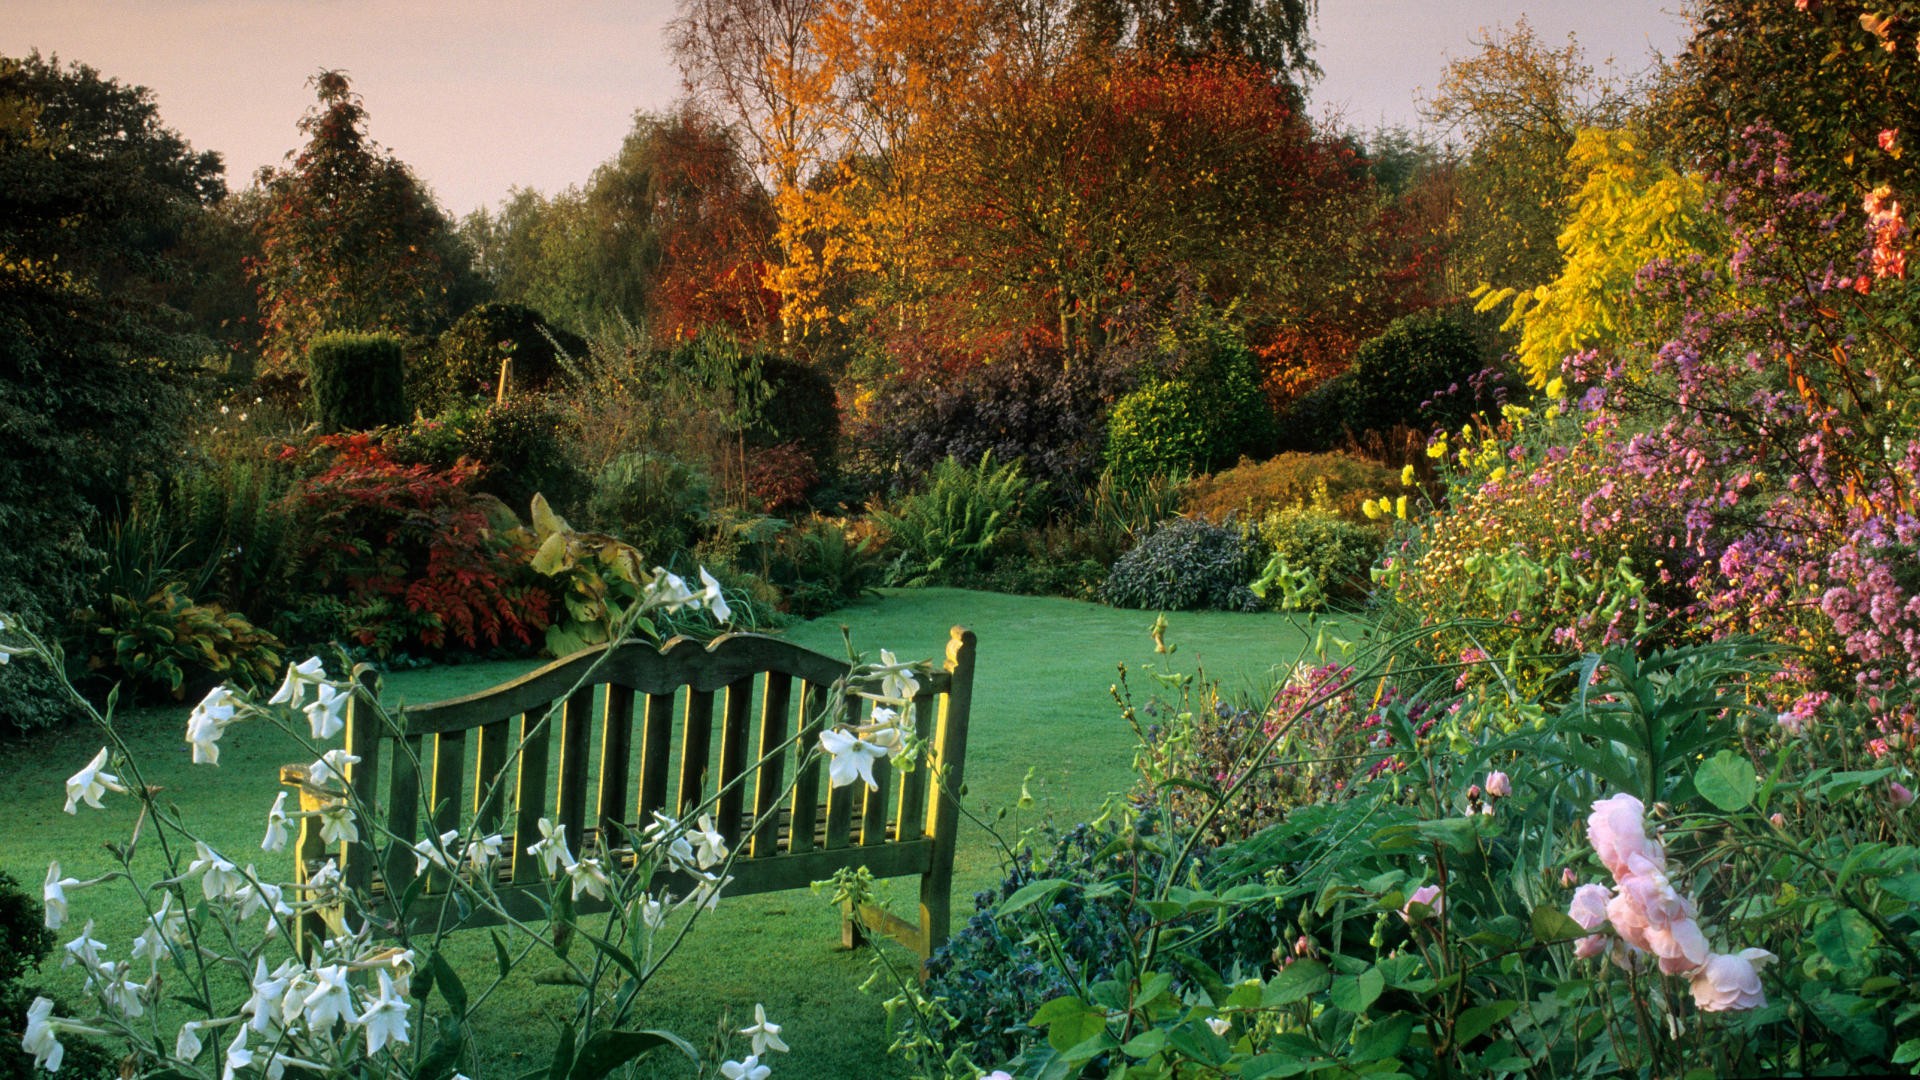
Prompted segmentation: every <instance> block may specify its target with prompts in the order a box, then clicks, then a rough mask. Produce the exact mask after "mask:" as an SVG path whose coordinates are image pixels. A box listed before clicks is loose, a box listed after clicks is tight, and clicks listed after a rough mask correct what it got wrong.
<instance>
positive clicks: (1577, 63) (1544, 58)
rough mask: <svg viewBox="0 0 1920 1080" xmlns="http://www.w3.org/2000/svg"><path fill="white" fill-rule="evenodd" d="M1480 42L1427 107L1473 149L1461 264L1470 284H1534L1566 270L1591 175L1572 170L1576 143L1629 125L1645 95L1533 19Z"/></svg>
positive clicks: (1463, 176) (1461, 189)
mask: <svg viewBox="0 0 1920 1080" xmlns="http://www.w3.org/2000/svg"><path fill="white" fill-rule="evenodd" d="M1476 44H1477V45H1478V46H1479V51H1478V52H1476V53H1474V54H1472V55H1469V56H1466V57H1463V58H1461V59H1458V60H1454V61H1452V62H1450V63H1449V64H1448V65H1447V67H1446V70H1445V72H1444V74H1443V75H1442V76H1441V79H1440V86H1439V88H1438V90H1436V91H1435V93H1434V96H1433V97H1432V98H1431V99H1430V100H1428V101H1427V102H1426V106H1425V113H1426V117H1427V119H1428V120H1429V121H1430V122H1432V123H1434V124H1436V125H1438V126H1439V127H1441V128H1442V129H1443V130H1446V131H1449V132H1451V133H1453V134H1455V135H1457V136H1459V137H1460V138H1461V139H1462V140H1463V141H1464V144H1465V156H1464V160H1463V161H1462V163H1461V166H1460V169H1459V174H1458V176H1457V178H1456V180H1457V184H1458V189H1457V191H1458V195H1459V198H1460V204H1459V211H1460V219H1461V220H1460V226H1459V234H1458V236H1457V238H1456V243H1455V248H1454V253H1453V258H1454V261H1455V266H1456V269H1457V272H1458V274H1459V276H1460V280H1461V281H1462V283H1463V284H1464V285H1465V287H1467V288H1473V287H1475V286H1477V285H1479V284H1482V283H1489V284H1492V285H1495V286H1499V287H1515V288H1530V287H1532V286H1534V285H1537V284H1540V283H1541V282H1544V281H1548V280H1551V279H1552V278H1553V277H1554V276H1555V275H1556V274H1557V273H1558V272H1559V269H1560V252H1559V248H1558V246H1557V243H1556V241H1557V238H1558V236H1559V234H1560V230H1561V228H1562V227H1563V226H1564V225H1565V223H1566V217H1567V213H1568V209H1569V200H1570V199H1571V197H1572V195H1573V193H1574V191H1575V190H1576V189H1577V188H1578V186H1579V184H1580V182H1581V179H1582V178H1581V177H1578V176H1575V175H1573V174H1572V173H1571V172H1570V171H1569V170H1568V168H1567V152H1568V151H1569V150H1571V149H1572V148H1573V143H1574V139H1575V137H1576V136H1577V135H1579V133H1580V131H1581V130H1582V129H1583V128H1609V129H1611V128H1618V127H1621V126H1622V125H1624V124H1625V123H1626V122H1627V119H1628V117H1629V116H1630V114H1631V113H1632V111H1633V109H1634V107H1635V104H1636V102H1637V101H1639V100H1640V96H1641V91H1640V88H1639V87H1638V86H1636V85H1635V84H1634V83H1633V82H1632V81H1631V80H1628V79H1626V78H1624V77H1621V76H1619V75H1617V74H1616V73H1614V72H1613V71H1612V70H1611V69H1610V68H1609V69H1606V70H1599V71H1597V70H1596V69H1595V68H1594V66H1593V65H1592V64H1591V63H1589V62H1588V61H1587V58H1586V52H1585V50H1584V49H1582V48H1581V47H1580V44H1579V42H1578V41H1576V40H1574V38H1573V37H1572V36H1571V35H1569V36H1568V38H1567V43H1566V44H1565V45H1563V46H1560V47H1558V48H1554V47H1552V46H1551V45H1549V44H1547V43H1546V42H1543V41H1542V40H1541V39H1540V37H1539V36H1538V35H1537V34H1536V33H1535V32H1534V30H1533V28H1532V27H1531V26H1529V25H1528V24H1527V21H1526V19H1524V18H1522V19H1520V20H1518V21H1517V22H1515V23H1514V25H1513V27H1512V28H1511V29H1508V28H1496V29H1494V30H1493V31H1491V32H1487V33H1485V34H1484V35H1483V36H1482V37H1481V38H1479V39H1478V40H1477V41H1476Z"/></svg>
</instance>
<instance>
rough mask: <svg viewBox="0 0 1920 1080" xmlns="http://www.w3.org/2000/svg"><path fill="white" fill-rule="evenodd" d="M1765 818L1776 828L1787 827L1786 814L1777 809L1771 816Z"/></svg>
mask: <svg viewBox="0 0 1920 1080" xmlns="http://www.w3.org/2000/svg"><path fill="white" fill-rule="evenodd" d="M1767 820H1768V821H1769V822H1771V823H1772V824H1773V827H1774V828H1776V829H1785V828H1786V827H1787V815H1785V814H1783V813H1781V812H1780V811H1778V810H1775V811H1774V812H1773V816H1771V817H1769V818H1767Z"/></svg>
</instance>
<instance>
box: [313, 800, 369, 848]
mask: <svg viewBox="0 0 1920 1080" xmlns="http://www.w3.org/2000/svg"><path fill="white" fill-rule="evenodd" d="M320 839H322V840H324V841H326V842H327V843H329V844H339V843H348V844H357V843H359V842H360V827H359V826H357V825H355V824H354V823H353V807H351V806H348V805H347V804H346V803H344V802H337V803H329V804H327V806H326V807H325V808H324V809H322V810H321V811H320Z"/></svg>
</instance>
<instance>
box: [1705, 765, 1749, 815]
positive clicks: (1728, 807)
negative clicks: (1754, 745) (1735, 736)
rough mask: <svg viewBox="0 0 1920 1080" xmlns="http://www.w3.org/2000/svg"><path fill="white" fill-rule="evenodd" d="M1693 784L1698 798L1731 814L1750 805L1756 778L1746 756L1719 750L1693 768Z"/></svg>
mask: <svg viewBox="0 0 1920 1080" xmlns="http://www.w3.org/2000/svg"><path fill="white" fill-rule="evenodd" d="M1693 786H1694V788H1695V789H1697V790H1698V791H1699V792H1700V797H1701V798H1703V799H1706V800H1707V801H1708V802H1710V803H1712V804H1713V805H1715V806H1717V807H1719V808H1720V809H1721V810H1724V811H1726V812H1727V813H1729V814H1731V813H1733V812H1734V811H1735V810H1744V809H1746V808H1747V807H1748V806H1750V805H1752V803H1753V793H1754V792H1755V791H1756V790H1758V788H1759V780H1758V778H1757V777H1755V776H1754V773H1753V762H1751V761H1748V760H1747V757H1746V755H1744V754H1740V753H1736V752H1735V751H1732V750H1722V751H1720V752H1719V753H1717V754H1715V755H1713V756H1712V757H1710V758H1708V759H1707V760H1705V761H1703V762H1701V763H1700V767H1699V768H1697V769H1695V770H1694V771H1693Z"/></svg>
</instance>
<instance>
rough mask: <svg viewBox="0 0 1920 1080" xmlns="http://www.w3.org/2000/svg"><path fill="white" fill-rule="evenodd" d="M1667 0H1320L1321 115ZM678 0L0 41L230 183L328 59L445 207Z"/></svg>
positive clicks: (548, 183)
mask: <svg viewBox="0 0 1920 1080" xmlns="http://www.w3.org/2000/svg"><path fill="white" fill-rule="evenodd" d="M1680 3H1681V0H1481V2H1473V0H1322V2H1321V5H1320V7H1321V10H1320V16H1319V19H1318V21H1317V24H1316V26H1315V29H1314V34H1313V36H1314V39H1315V40H1316V42H1318V45H1317V47H1316V48H1315V50H1314V53H1313V55H1314V58H1315V59H1316V60H1317V61H1318V62H1319V64H1320V66H1321V68H1322V69H1324V71H1325V72H1326V77H1325V78H1324V79H1322V80H1320V81H1319V82H1318V83H1316V84H1315V85H1314V86H1313V87H1312V88H1311V90H1310V94H1311V103H1312V110H1313V112H1314V114H1315V115H1316V116H1323V115H1326V114H1327V113H1329V112H1330V111H1331V112H1337V113H1338V114H1339V115H1341V116H1343V117H1344V118H1345V119H1346V121H1347V123H1348V124H1349V125H1350V126H1353V127H1357V128H1360V129H1363V130H1365V129H1371V128H1373V127H1376V126H1379V125H1380V124H1382V123H1385V124H1397V125H1404V126H1409V127H1411V126H1416V125H1417V123H1418V112H1417V105H1416V101H1417V95H1418V94H1419V93H1420V92H1421V91H1423V90H1425V91H1431V90H1432V88H1433V86H1434V84H1435V83H1436V82H1437V81H1438V80H1439V77H1440V72H1441V69H1442V68H1443V67H1444V65H1445V64H1446V62H1447V59H1448V57H1449V56H1464V55H1467V54H1468V53H1470V52H1472V50H1473V43H1472V42H1473V37H1474V36H1475V34H1476V32H1477V31H1478V30H1479V29H1481V28H1483V27H1493V26H1498V25H1508V24H1511V23H1512V22H1513V20H1514V19H1515V18H1516V17H1518V16H1519V15H1521V14H1522V13H1524V14H1526V16H1527V18H1528V20H1529V21H1530V22H1531V23H1532V24H1533V27H1534V29H1535V30H1536V31H1537V32H1538V33H1539V35H1540V37H1541V38H1542V39H1543V40H1544V41H1545V42H1547V43H1549V44H1554V45H1557V44H1559V43H1560V42H1562V41H1563V40H1564V39H1565V37H1566V35H1567V34H1568V33H1569V32H1573V33H1575V34H1577V35H1578V36H1579V39H1580V42H1581V44H1582V45H1584V46H1585V47H1586V49H1587V53H1588V57H1589V59H1591V60H1594V61H1599V60H1602V59H1605V58H1607V57H1609V56H1611V57H1613V58H1615V59H1616V60H1618V61H1619V62H1620V63H1621V65H1623V66H1624V67H1626V68H1628V69H1638V68H1640V67H1642V66H1644V64H1645V63H1646V62H1647V60H1648V58H1649V57H1650V55H1651V54H1652V53H1653V52H1654V51H1659V52H1662V53H1665V54H1668V55H1671V54H1672V53H1674V52H1676V51H1678V50H1679V48H1680V46H1681V43H1682V42H1683V41H1684V40H1685V37H1686V21H1685V19H1684V18H1683V17H1682V16H1681V15H1680V14H1679V13H1678V9H1679V4H1680ZM675 6H676V5H675V0H546V2H541V3H529V2H526V0H7V2H5V3H0V54H5V55H16V56H17V55H24V54H25V53H26V52H27V51H28V50H30V49H36V48H37V49H39V50H40V51H41V53H43V54H48V53H53V54H58V55H59V57H60V59H61V60H62V61H68V60H78V61H81V62H83V63H86V64H90V65H92V66H93V67H95V68H97V69H99V71H100V72H101V73H102V74H103V75H107V76H110V77H113V78H117V79H119V80H120V81H121V82H123V83H132V84H137V85H142V86H146V87H148V88H149V89H151V90H152V91H153V92H154V95H155V100H156V101H157V102H158V104H159V107H160V116H161V119H162V120H163V121H164V122H165V123H166V124H167V125H168V126H169V127H172V128H174V129H175V130H177V131H179V132H180V133H181V134H182V135H183V136H185V137H186V139H187V140H188V141H189V142H191V143H192V144H193V146H194V148H195V149H196V150H216V151H218V152H219V153H220V154H221V156H222V157H223V158H224V159H225V160H226V163H227V182H228V185H229V186H230V187H234V188H240V187H245V186H246V184H247V183H248V181H249V179H250V178H251V176H252V175H253V173H254V171H255V170H257V169H259V168H260V167H261V166H263V165H274V164H279V163H280V162H281V160H282V158H283V157H284V156H285V155H286V154H287V153H288V151H291V150H293V149H294V148H295V147H297V146H298V145H299V144H300V142H301V141H302V140H301V138H300V135H299V133H298V132H297V131H296V130H295V129H294V123H295V122H296V121H297V120H298V119H299V118H300V117H301V115H302V114H304V113H305V111H306V109H307V107H308V106H309V105H311V104H313V101H314V97H313V91H312V90H311V89H309V88H308V87H307V86H306V85H305V84H306V80H307V78H308V77H309V76H311V75H312V74H313V73H315V72H316V71H319V70H321V69H322V68H339V69H341V70H344V71H346V72H347V73H348V75H349V76H350V77H351V78H352V80H353V86H354V89H355V90H356V91H357V92H359V93H360V95H361V96H362V97H363V98H364V99H365V103H366V107H367V112H368V116H369V121H370V122H369V125H368V131H369V134H370V135H371V136H372V137H373V139H374V140H375V141H377V142H379V143H381V144H382V145H384V146H386V147H387V148H388V149H390V150H391V151H392V152H393V153H394V154H396V155H397V156H398V157H399V158H400V159H401V160H402V161H405V162H406V163H407V164H409V165H411V166H412V167H413V169H414V171H415V172H416V173H417V174H418V175H419V176H420V177H421V178H422V179H424V180H425V181H426V182H427V184H428V185H429V186H430V187H432V189H433V190H434V193H435V194H436V195H437V196H438V197H439V199H440V201H441V203H442V205H443V206H445V207H446V208H447V209H448V210H449V211H451V212H453V213H454V214H456V215H460V214H465V213H467V212H468V211H470V210H473V209H474V208H476V207H479V206H482V205H486V206H492V205H494V204H495V203H497V202H498V201H499V200H500V199H502V198H504V197H505V196H506V194H507V191H508V189H509V188H512V187H516V186H518V187H529V188H537V189H539V190H542V191H547V192H553V191H557V190H559V189H561V188H564V187H566V186H567V185H569V184H581V183H584V182H585V181H586V179H587V177H588V176H589V175H590V174H591V173H592V172H593V169H594V167H595V166H596V165H598V164H600V163H601V162H602V161H605V160H606V159H608V158H609V157H612V156H613V154H614V152H615V151H617V150H618V149H619V146H620V140H621V138H622V137H623V136H624V135H625V134H626V132H627V130H628V128H629V127H630V126H631V125H632V118H633V114H634V112H635V111H637V110H649V111H659V110H663V109H665V108H666V107H667V106H668V105H670V104H671V103H672V102H673V100H674V98H676V97H677V96H678V95H679V93H680V78H679V74H678V72H677V71H676V70H675V69H674V67H673V63H672V61H671V59H670V57H669V56H668V55H667V52H666V49H665V46H664V44H663V42H662V28H663V27H664V26H665V24H666V22H667V21H668V20H669V19H670V18H672V16H673V13H674V9H675Z"/></svg>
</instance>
